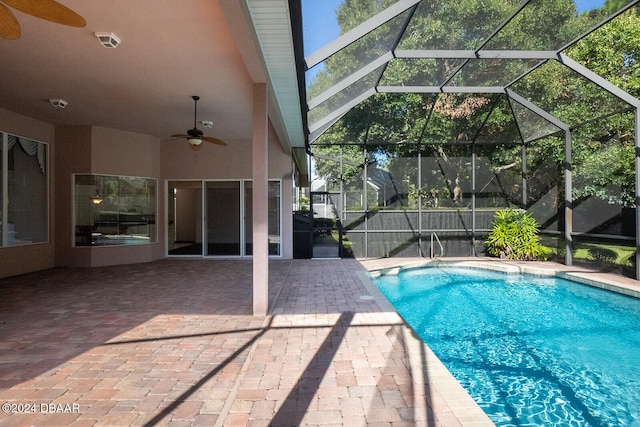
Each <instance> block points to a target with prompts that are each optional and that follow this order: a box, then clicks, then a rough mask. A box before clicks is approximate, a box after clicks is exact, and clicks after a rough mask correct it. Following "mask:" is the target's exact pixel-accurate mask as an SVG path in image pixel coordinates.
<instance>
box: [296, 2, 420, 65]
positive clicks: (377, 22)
mask: <svg viewBox="0 0 640 427" xmlns="http://www.w3.org/2000/svg"><path fill="white" fill-rule="evenodd" d="M420 1H421V0H400V1H398V2H397V3H395V4H394V5H392V6H390V7H388V8H386V9H385V10H383V11H382V12H380V13H378V14H377V15H375V16H374V17H372V18H370V19H368V20H366V21H365V22H363V23H362V24H360V25H358V26H357V27H355V28H353V29H352V30H350V31H348V32H347V33H345V34H343V35H342V36H340V37H338V38H337V39H335V40H334V41H332V42H331V43H329V44H327V45H325V46H324V47H323V48H321V49H319V50H317V51H316V52H314V53H312V54H311V55H309V56H307V57H306V58H305V63H306V66H307V70H308V69H310V68H312V67H314V66H316V65H318V64H319V63H321V62H322V61H324V60H325V59H327V58H329V57H330V56H332V55H334V54H335V53H336V52H338V51H340V50H342V49H344V48H345V47H347V46H349V45H350V44H351V43H354V42H356V41H358V40H359V39H360V38H362V37H364V36H366V35H367V34H369V33H370V32H372V31H373V30H375V29H376V28H378V27H379V26H381V25H383V24H385V23H386V22H388V21H390V20H391V19H393V18H395V17H396V16H398V15H400V14H401V13H403V12H405V11H407V10H408V9H410V8H411V7H413V6H415V5H416V4H418V3H420Z"/></svg>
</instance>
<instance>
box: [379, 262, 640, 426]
mask: <svg viewBox="0 0 640 427" xmlns="http://www.w3.org/2000/svg"><path fill="white" fill-rule="evenodd" d="M373 282H374V283H375V285H376V286H377V287H378V289H379V290H380V291H381V292H382V293H383V294H384V295H385V297H386V298H387V299H388V300H389V301H390V302H391V303H392V304H393V306H394V307H395V308H396V310H397V311H398V313H400V315H402V317H403V318H404V319H405V321H406V322H407V323H408V324H409V325H410V326H411V327H412V328H413V330H414V331H415V332H416V333H417V334H418V335H419V336H420V338H421V339H422V340H423V341H424V342H425V343H427V345H428V346H429V347H430V348H431V349H432V350H433V352H434V353H435V354H436V355H437V356H438V358H439V359H440V360H441V361H442V362H443V364H444V365H445V366H446V367H447V369H448V370H449V371H450V372H451V373H452V374H453V376H454V377H455V378H456V379H457V380H458V381H459V382H460V383H461V384H462V386H463V387H464V388H465V389H466V390H467V391H468V392H469V394H470V395H471V396H472V397H473V399H474V400H475V401H476V402H477V403H478V404H479V405H480V407H481V408H482V409H483V410H484V411H485V412H486V413H487V414H488V415H489V417H490V418H491V419H492V421H493V422H494V423H495V424H496V425H498V426H542V425H544V426H640V404H639V402H640V299H636V298H632V297H628V296H624V295H620V294H616V293H613V292H609V291H604V290H601V289H596V288H592V287H589V286H585V285H582V284H578V283H575V282H572V281H569V280H564V279H560V278H556V277H539V276H532V275H520V274H517V275H516V274H503V273H498V272H492V271H488V270H479V269H468V268H451V267H427V268H420V269H413V270H406V271H402V272H400V273H399V274H398V275H393V276H384V275H383V276H380V277H377V278H374V279H373Z"/></svg>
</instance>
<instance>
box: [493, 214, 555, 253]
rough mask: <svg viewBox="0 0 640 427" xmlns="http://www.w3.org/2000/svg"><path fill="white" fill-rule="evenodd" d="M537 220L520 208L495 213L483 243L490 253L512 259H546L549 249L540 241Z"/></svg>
mask: <svg viewBox="0 0 640 427" xmlns="http://www.w3.org/2000/svg"><path fill="white" fill-rule="evenodd" d="M538 231H539V230H538V222H537V221H536V220H535V218H533V217H532V216H531V215H529V214H528V213H526V212H524V211H521V210H514V209H503V210H501V211H498V212H496V213H495V216H494V218H493V222H492V223H491V231H490V232H489V235H488V236H487V240H486V241H485V244H486V245H487V252H488V253H489V254H490V255H493V256H497V257H500V258H505V259H513V260H524V261H533V260H547V259H548V258H549V256H550V255H551V249H550V248H547V247H546V246H543V245H542V244H541V243H540V238H539V236H538Z"/></svg>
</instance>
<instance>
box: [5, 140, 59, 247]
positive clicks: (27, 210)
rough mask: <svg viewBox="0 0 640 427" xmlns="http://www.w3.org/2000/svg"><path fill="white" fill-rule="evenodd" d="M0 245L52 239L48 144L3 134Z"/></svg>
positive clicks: (40, 241)
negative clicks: (50, 236)
mask: <svg viewBox="0 0 640 427" xmlns="http://www.w3.org/2000/svg"><path fill="white" fill-rule="evenodd" d="M0 209H1V212H0V246H4V247H6V246H18V245H28V244H31V243H42V242H47V241H48V240H49V150H48V146H47V144H44V143H42V142H37V141H33V140H31V139H27V138H23V137H19V136H15V135H10V134H7V133H0Z"/></svg>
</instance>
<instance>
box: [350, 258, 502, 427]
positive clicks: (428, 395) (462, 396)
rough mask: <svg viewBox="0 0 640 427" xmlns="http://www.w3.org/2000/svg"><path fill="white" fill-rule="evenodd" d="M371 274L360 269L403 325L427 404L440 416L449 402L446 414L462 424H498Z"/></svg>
mask: <svg viewBox="0 0 640 427" xmlns="http://www.w3.org/2000/svg"><path fill="white" fill-rule="evenodd" d="M369 273H370V272H367V271H359V272H357V274H358V277H359V278H360V280H361V281H362V283H363V284H364V286H365V287H366V288H367V291H368V292H369V293H370V295H371V296H372V297H373V298H374V299H375V301H376V303H377V304H378V306H379V307H380V308H381V309H382V311H383V312H384V314H385V315H386V316H387V317H388V320H389V323H397V324H400V325H401V326H399V327H398V329H397V333H398V334H399V335H400V337H401V339H402V342H403V344H404V347H405V351H406V353H407V361H408V364H409V366H408V367H409V369H410V371H411V373H412V378H411V381H412V383H413V384H412V387H413V389H414V390H421V389H422V390H424V394H425V396H424V398H425V401H426V404H427V405H429V406H431V407H432V408H434V407H437V408H438V414H440V415H441V414H442V413H443V411H442V410H441V407H442V405H446V406H447V407H448V408H449V410H448V411H444V413H447V416H450V417H452V418H454V419H455V420H457V422H458V423H459V424H460V425H461V426H469V427H484V426H495V424H494V423H493V421H491V419H490V418H489V416H488V415H487V414H486V412H484V411H483V410H482V408H480V406H479V405H478V404H477V403H476V401H475V400H473V398H472V397H471V395H470V394H469V393H468V392H467V391H466V390H465V389H464V387H462V385H461V384H460V383H459V382H458V380H456V379H455V377H454V376H453V375H452V374H451V372H449V370H448V369H447V368H446V367H445V366H444V364H443V363H442V361H440V359H439V358H438V357H437V356H436V355H435V354H434V353H433V351H432V350H431V348H429V346H428V345H427V344H425V343H424V342H423V341H422V340H421V339H420V337H418V336H417V335H416V333H415V332H414V331H413V329H412V328H411V326H409V324H408V323H407V322H406V321H405V320H404V318H403V317H402V316H401V315H400V314H399V313H398V312H397V311H396V309H395V307H393V305H392V304H391V303H390V302H389V301H388V300H387V298H386V297H385V296H384V295H383V294H382V293H381V292H380V290H379V289H378V288H377V286H376V285H375V284H374V283H373V281H372V280H371V276H370V274H369ZM440 421H443V420H440ZM443 425H445V424H443ZM451 425H453V424H451Z"/></svg>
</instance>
